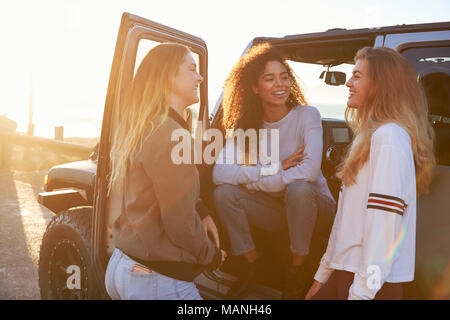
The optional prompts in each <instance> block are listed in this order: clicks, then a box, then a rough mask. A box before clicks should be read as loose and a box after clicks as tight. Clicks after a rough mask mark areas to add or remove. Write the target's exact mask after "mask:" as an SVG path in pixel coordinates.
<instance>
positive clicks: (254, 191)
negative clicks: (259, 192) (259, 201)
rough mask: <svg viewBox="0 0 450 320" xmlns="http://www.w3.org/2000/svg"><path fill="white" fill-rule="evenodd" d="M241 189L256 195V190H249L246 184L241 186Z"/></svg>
mask: <svg viewBox="0 0 450 320" xmlns="http://www.w3.org/2000/svg"><path fill="white" fill-rule="evenodd" d="M241 187H242V188H244V189H245V191H247V192H248V193H250V194H253V193H256V190H251V189H249V188H247V185H245V184H241Z"/></svg>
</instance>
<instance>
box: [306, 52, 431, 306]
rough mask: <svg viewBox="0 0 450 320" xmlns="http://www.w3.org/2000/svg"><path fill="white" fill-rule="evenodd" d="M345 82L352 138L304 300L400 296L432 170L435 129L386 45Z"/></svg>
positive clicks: (362, 58)
mask: <svg viewBox="0 0 450 320" xmlns="http://www.w3.org/2000/svg"><path fill="white" fill-rule="evenodd" d="M347 86H348V87H349V89H350V95H349V97H348V101H347V110H346V114H345V115H346V121H347V123H348V124H349V125H350V127H351V128H352V129H353V131H354V133H355V135H354V139H353V142H352V144H351V148H350V149H349V152H348V155H347V157H346V158H345V159H344V161H343V163H342V165H341V167H340V169H339V171H338V177H339V178H341V180H342V182H343V187H342V190H341V193H340V195H339V206H338V211H337V214H336V220H335V222H334V225H333V229H332V232H331V236H330V239H329V241H328V247H327V250H326V252H325V254H324V256H323V257H322V260H321V263H320V267H319V269H318V270H317V272H316V275H315V276H314V279H315V282H314V284H313V286H312V287H311V289H310V290H309V292H308V294H307V299H309V298H312V299H318V300H322V299H401V298H402V292H403V291H402V283H403V282H408V281H412V280H414V261H415V240H416V239H415V237H416V198H417V193H422V192H424V191H426V190H427V188H428V186H429V184H430V182H431V179H432V175H433V168H434V165H435V159H434V155H433V128H432V127H431V125H430V123H429V121H428V117H427V111H428V110H427V109H428V108H427V100H426V97H425V94H424V92H423V89H422V88H421V87H420V85H419V84H418V83H417V81H416V73H415V72H414V69H413V68H412V67H411V65H410V64H409V63H408V61H407V60H406V59H405V58H404V57H402V55H401V54H400V53H398V52H396V51H394V50H392V49H389V48H370V47H366V48H363V49H360V50H359V51H358V53H357V54H356V57H355V67H354V68H353V75H352V77H351V78H350V79H349V80H348V82H347Z"/></svg>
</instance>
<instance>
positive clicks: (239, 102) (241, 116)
mask: <svg viewBox="0 0 450 320" xmlns="http://www.w3.org/2000/svg"><path fill="white" fill-rule="evenodd" d="M269 61H279V62H280V63H282V64H283V65H284V66H285V67H286V69H287V72H288V75H289V80H290V82H291V88H290V94H289V97H288V99H287V101H286V106H287V107H288V109H292V108H293V107H295V106H296V105H299V104H302V105H306V104H307V102H306V98H305V96H304V95H303V90H302V89H301V88H300V86H299V85H298V83H297V80H296V76H295V74H294V72H293V71H292V69H291V68H290V66H289V64H288V63H287V62H286V60H285V59H284V58H283V55H282V54H281V52H280V51H279V50H278V49H276V48H275V47H273V46H271V45H270V44H269V43H262V44H258V45H255V46H253V47H252V48H250V50H249V51H248V52H247V53H246V54H245V55H243V56H242V57H241V58H240V59H239V61H238V62H237V63H236V64H235V65H234V67H233V69H232V70H231V73H230V75H229V77H228V79H227V80H226V82H225V87H224V97H223V101H222V108H223V118H222V128H221V129H222V131H223V133H225V132H226V130H227V129H238V128H240V129H243V130H247V129H250V128H252V129H260V128H262V121H263V114H264V111H263V108H262V102H261V98H260V97H259V95H257V94H255V93H254V92H253V90H252V86H253V85H256V84H257V81H258V77H259V76H260V75H261V74H262V73H263V72H264V68H265V66H266V64H267V62H269Z"/></svg>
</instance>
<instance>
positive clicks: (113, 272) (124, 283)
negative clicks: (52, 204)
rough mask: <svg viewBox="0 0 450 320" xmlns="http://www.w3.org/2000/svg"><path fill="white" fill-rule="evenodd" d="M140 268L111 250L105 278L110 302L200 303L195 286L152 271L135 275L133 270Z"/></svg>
mask: <svg viewBox="0 0 450 320" xmlns="http://www.w3.org/2000/svg"><path fill="white" fill-rule="evenodd" d="M136 265H137V266H138V267H135V266H136ZM140 266H142V265H141V264H139V263H137V262H136V261H134V260H132V259H131V258H129V257H128V256H127V255H126V254H124V253H123V252H122V251H120V250H119V249H117V248H116V249H114V252H113V254H112V256H111V258H110V259H109V262H108V267H107V269H106V274H105V286H106V291H107V292H108V294H109V296H110V297H111V299H113V300H202V297H201V296H200V294H199V292H198V289H197V287H196V286H195V284H194V282H186V281H181V280H176V279H173V278H169V277H166V276H164V275H162V274H159V273H157V272H155V271H153V270H152V271H151V273H140V272H136V269H138V271H139V270H142V269H140V268H139V267H140ZM133 269H134V270H133Z"/></svg>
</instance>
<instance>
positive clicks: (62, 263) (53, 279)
mask: <svg viewBox="0 0 450 320" xmlns="http://www.w3.org/2000/svg"><path fill="white" fill-rule="evenodd" d="M70 266H77V267H78V268H79V271H80V272H79V274H78V275H77V272H76V271H75V272H74V273H71V272H70V270H68V268H69V267H70ZM49 271H50V290H51V296H52V297H53V299H58V300H84V299H87V291H88V289H87V280H88V279H87V268H86V262H85V259H84V258H83V256H82V254H81V252H80V250H79V249H78V247H77V245H76V243H75V242H73V241H71V240H68V239H65V240H62V241H59V242H58V243H57V244H56V245H55V248H54V250H53V252H52V255H51V257H50V268H49ZM71 276H73V277H77V276H79V277H80V279H79V286H78V283H75V285H74V282H73V279H74V278H73V277H72V278H71Z"/></svg>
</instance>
